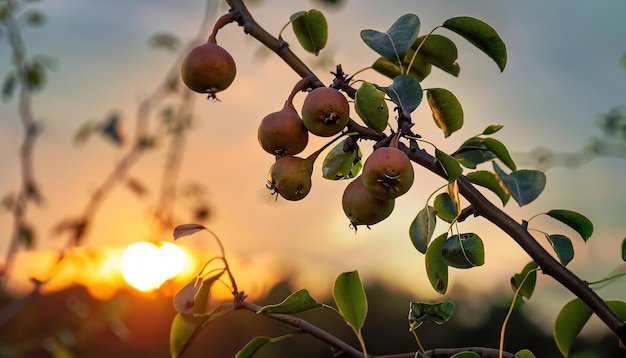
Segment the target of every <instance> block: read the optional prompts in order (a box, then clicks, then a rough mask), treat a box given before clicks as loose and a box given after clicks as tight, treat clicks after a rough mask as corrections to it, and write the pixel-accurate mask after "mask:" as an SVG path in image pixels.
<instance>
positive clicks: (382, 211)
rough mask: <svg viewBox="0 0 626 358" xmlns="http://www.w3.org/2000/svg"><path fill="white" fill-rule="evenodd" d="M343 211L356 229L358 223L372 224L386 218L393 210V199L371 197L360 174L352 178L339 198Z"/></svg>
mask: <svg viewBox="0 0 626 358" xmlns="http://www.w3.org/2000/svg"><path fill="white" fill-rule="evenodd" d="M341 204H342V206H343V211H344V213H345V214H346V216H347V217H348V219H350V223H351V225H352V226H354V228H355V229H356V227H357V226H359V225H367V226H369V225H374V224H376V223H379V222H381V221H382V220H384V219H386V218H387V217H388V216H389V215H391V212H392V211H393V208H394V205H395V199H390V200H381V199H377V198H375V197H373V196H372V195H371V194H370V193H369V192H368V191H367V190H366V189H365V186H364V185H363V177H362V175H360V176H358V177H356V178H355V179H354V180H352V181H351V182H350V183H349V184H348V185H347V186H346V189H345V190H344V192H343V197H342V198H341Z"/></svg>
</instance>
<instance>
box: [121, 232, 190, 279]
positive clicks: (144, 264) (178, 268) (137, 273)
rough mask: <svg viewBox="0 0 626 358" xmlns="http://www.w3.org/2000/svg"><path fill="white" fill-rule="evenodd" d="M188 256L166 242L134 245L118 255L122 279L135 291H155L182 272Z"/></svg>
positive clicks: (137, 243)
mask: <svg viewBox="0 0 626 358" xmlns="http://www.w3.org/2000/svg"><path fill="white" fill-rule="evenodd" d="M188 261H189V256H188V255H187V254H186V253H185V252H184V251H183V250H182V249H181V248H179V247H178V246H176V245H174V244H172V243H170V242H159V243H151V242H145V241H143V242H136V243H134V244H132V245H130V246H128V247H127V248H126V249H125V250H124V253H123V254H122V276H123V277H124V280H126V282H127V283H128V284H129V285H131V286H133V287H134V288H136V289H138V290H139V291H151V290H154V289H157V288H159V286H161V285H162V284H163V283H164V282H165V281H167V280H169V279H171V278H173V277H175V276H176V275H178V274H179V273H181V272H182V271H183V269H184V268H185V265H186V264H187V263H188Z"/></svg>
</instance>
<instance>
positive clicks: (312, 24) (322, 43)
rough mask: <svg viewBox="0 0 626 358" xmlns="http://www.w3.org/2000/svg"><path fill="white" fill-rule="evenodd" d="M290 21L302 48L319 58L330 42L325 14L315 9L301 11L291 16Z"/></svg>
mask: <svg viewBox="0 0 626 358" xmlns="http://www.w3.org/2000/svg"><path fill="white" fill-rule="evenodd" d="M290 20H291V27H292V29H293V32H294V34H295V35H296V38H297V39H298V42H299V43H300V45H301V46H302V48H303V49H304V50H306V51H307V52H310V53H312V54H315V55H316V56H317V55H318V54H319V52H320V50H322V49H323V48H324V47H326V42H327V41H328V23H327V21H326V17H324V14H323V13H322V12H321V11H319V10H315V9H311V10H309V11H299V12H297V13H295V14H293V15H291V17H290Z"/></svg>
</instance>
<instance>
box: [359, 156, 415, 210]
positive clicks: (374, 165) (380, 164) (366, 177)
mask: <svg viewBox="0 0 626 358" xmlns="http://www.w3.org/2000/svg"><path fill="white" fill-rule="evenodd" d="M361 175H362V176H363V185H364V186H365V189H367V191H368V192H369V193H370V194H371V195H372V196H374V197H375V198H378V199H381V200H389V199H393V198H397V197H398V196H400V195H402V194H404V193H406V192H407V191H408V190H409V189H410V188H411V185H413V180H414V172H413V165H412V164H411V160H410V159H409V157H408V156H407V155H406V153H404V152H403V151H401V150H400V149H398V148H395V147H381V148H378V149H376V150H374V151H373V152H372V154H370V155H369V157H367V159H366V160H365V163H364V164H363V172H362V174H361Z"/></svg>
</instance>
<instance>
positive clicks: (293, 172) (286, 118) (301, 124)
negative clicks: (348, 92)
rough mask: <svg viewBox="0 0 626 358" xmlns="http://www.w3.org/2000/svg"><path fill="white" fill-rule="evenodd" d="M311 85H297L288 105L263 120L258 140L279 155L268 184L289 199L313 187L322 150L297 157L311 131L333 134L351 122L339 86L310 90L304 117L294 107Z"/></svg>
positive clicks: (304, 193)
mask: <svg viewBox="0 0 626 358" xmlns="http://www.w3.org/2000/svg"><path fill="white" fill-rule="evenodd" d="M306 87H308V81H306V80H301V81H300V82H298V83H297V84H296V86H295V87H294V89H293V90H292V92H291V95H290V96H289V97H288V98H287V100H286V101H285V105H284V106H283V108H282V109H281V110H280V111H278V112H273V113H270V114H268V115H267V116H265V117H264V118H263V120H261V123H260V125H259V129H258V139H259V143H260V144H261V147H262V148H263V150H265V151H266V152H268V153H270V154H273V155H275V156H276V158H277V159H276V162H274V164H273V165H272V167H271V168H270V173H269V176H268V180H267V186H268V188H269V189H271V190H273V191H274V193H276V194H278V195H280V196H281V197H283V198H285V199H287V200H292V201H295V200H301V199H303V198H304V197H305V196H307V194H308V193H309V191H310V190H311V175H312V174H313V164H314V163H315V160H316V159H317V157H318V156H319V154H320V153H321V151H322V150H323V148H321V149H319V150H317V151H315V152H314V153H312V154H311V155H309V156H308V157H306V158H301V157H298V156H297V154H299V153H301V152H302V151H303V150H304V149H305V148H306V146H307V144H308V141H309V133H311V134H314V135H317V136H320V137H331V136H333V135H335V134H338V133H339V132H341V131H342V130H343V129H344V128H345V127H346V125H347V124H348V120H349V118H350V117H349V116H350V106H349V104H348V100H347V99H346V97H345V96H344V95H343V94H341V92H339V91H338V90H337V89H334V88H331V87H317V88H315V89H313V90H311V91H309V92H308V93H307V95H306V97H305V99H304V102H303V104H302V111H301V113H302V118H301V117H300V115H299V114H298V112H297V111H296V109H295V108H294V106H293V97H294V96H295V94H296V93H298V92H299V91H301V90H304V89H306Z"/></svg>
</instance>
